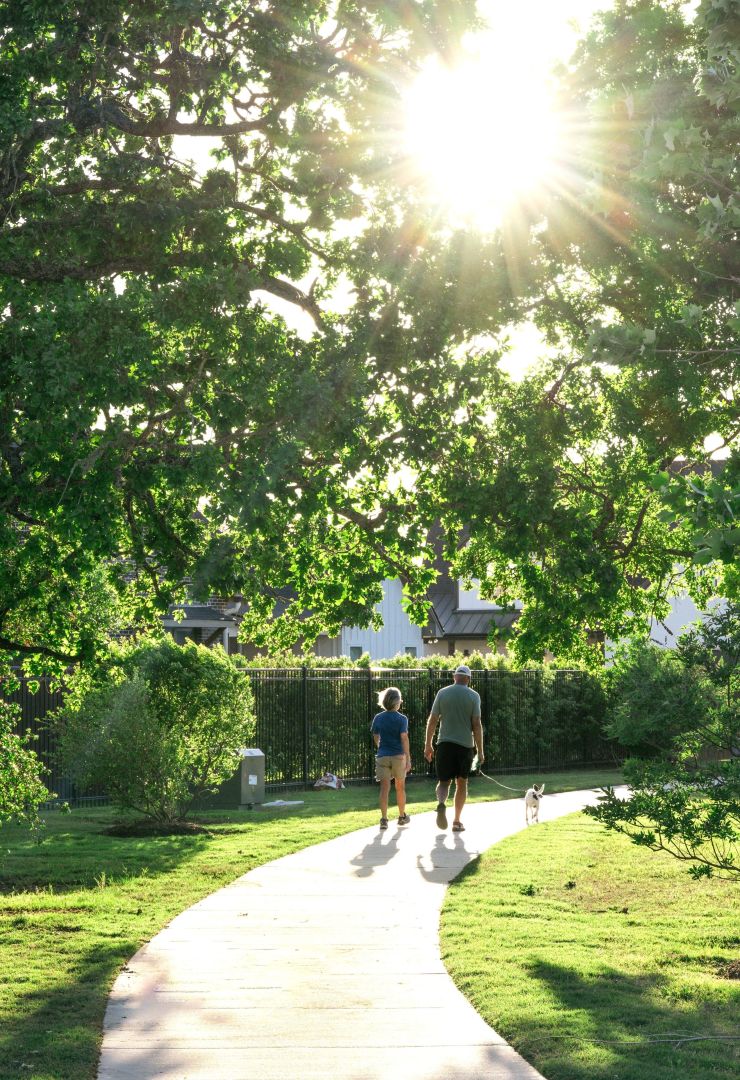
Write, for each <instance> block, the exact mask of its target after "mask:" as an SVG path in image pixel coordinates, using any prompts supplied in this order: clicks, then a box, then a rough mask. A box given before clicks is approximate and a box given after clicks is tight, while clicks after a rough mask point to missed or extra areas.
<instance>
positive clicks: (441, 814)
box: [437, 802, 447, 829]
mask: <svg viewBox="0 0 740 1080" xmlns="http://www.w3.org/2000/svg"><path fill="white" fill-rule="evenodd" d="M437 828H438V829H446V828H447V810H446V808H445V804H444V803H443V802H441V803H438V804H437Z"/></svg>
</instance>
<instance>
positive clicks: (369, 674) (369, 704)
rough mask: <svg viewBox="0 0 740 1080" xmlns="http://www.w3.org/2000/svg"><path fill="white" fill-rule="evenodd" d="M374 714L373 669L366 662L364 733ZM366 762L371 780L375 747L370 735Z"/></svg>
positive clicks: (367, 730)
mask: <svg viewBox="0 0 740 1080" xmlns="http://www.w3.org/2000/svg"><path fill="white" fill-rule="evenodd" d="M374 716H375V704H374V702H373V669H372V668H371V667H370V665H369V664H368V667H367V727H366V729H365V731H366V733H367V732H369V731H370V728H371V727H372V723H373V717H374ZM365 738H366V739H367V738H368V735H367V734H365ZM367 762H368V764H367V775H368V779H369V780H372V779H373V777H374V776H375V749H374V746H373V740H372V737H370V746H369V748H368V758H367Z"/></svg>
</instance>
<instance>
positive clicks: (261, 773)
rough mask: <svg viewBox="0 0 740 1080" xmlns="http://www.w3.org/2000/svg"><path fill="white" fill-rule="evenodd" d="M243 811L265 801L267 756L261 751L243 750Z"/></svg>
mask: <svg viewBox="0 0 740 1080" xmlns="http://www.w3.org/2000/svg"><path fill="white" fill-rule="evenodd" d="M241 778H242V793H241V807H242V809H245V808H247V809H251V808H252V806H254V805H255V803H262V802H264V801H265V755H264V754H263V753H262V751H261V750H242V769H241Z"/></svg>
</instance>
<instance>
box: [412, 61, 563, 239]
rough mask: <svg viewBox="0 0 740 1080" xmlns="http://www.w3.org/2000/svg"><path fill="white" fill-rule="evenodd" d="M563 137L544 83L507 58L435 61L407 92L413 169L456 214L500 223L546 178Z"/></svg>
mask: <svg viewBox="0 0 740 1080" xmlns="http://www.w3.org/2000/svg"><path fill="white" fill-rule="evenodd" d="M557 142H558V122H557V116H556V114H555V112H554V111H553V108H552V105H551V102H550V100H549V98H548V92H547V86H546V84H545V82H544V81H540V80H538V79H536V78H534V77H533V74H532V72H531V70H529V71H527V72H525V73H522V72H518V71H517V70H516V69H515V68H513V67H512V65H511V64H510V63H505V62H503V61H502V59H501V58H494V57H493V56H491V57H489V58H484V57H477V58H471V60H470V61H469V62H467V63H465V64H462V65H460V66H458V67H456V68H450V67H447V66H445V65H444V64H442V63H441V62H440V61H439V60H431V61H429V63H428V64H427V65H426V67H425V68H424V70H423V71H422V72H421V73H420V75H419V77H418V79H417V80H416V82H415V83H414V85H413V86H412V87H411V89H410V91H409V93H408V94H407V97H406V115H405V146H406V150H407V153H408V155H409V160H410V163H411V167H412V169H413V170H414V172H415V173H416V174H417V175H418V176H419V177H420V178H421V180H422V182H423V183H424V185H425V186H426V188H427V190H428V193H429V196H430V197H431V198H432V199H433V200H434V201H435V202H437V203H439V204H440V209H441V210H442V211H443V212H445V213H447V214H448V215H449V216H450V218H451V219H452V220H465V221H467V222H469V223H471V224H474V225H476V226H478V227H479V228H495V227H496V226H497V225H499V224H500V223H501V220H502V218H503V217H504V216H505V214H506V212H507V210H508V209H509V208H511V207H512V206H513V205H514V204H516V203H517V202H519V201H521V200H523V199H526V197H527V195H528V194H529V193H531V192H533V191H534V190H535V189H536V188H537V187H538V186H540V185H542V184H544V183H546V182H547V179H548V176H549V175H550V174H551V173H552V172H553V169H554V156H555V151H556V147H557Z"/></svg>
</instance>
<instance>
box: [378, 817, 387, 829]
mask: <svg viewBox="0 0 740 1080" xmlns="http://www.w3.org/2000/svg"><path fill="white" fill-rule="evenodd" d="M380 828H381V829H387V828H388V818H387V817H382V818H381V819H380Z"/></svg>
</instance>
